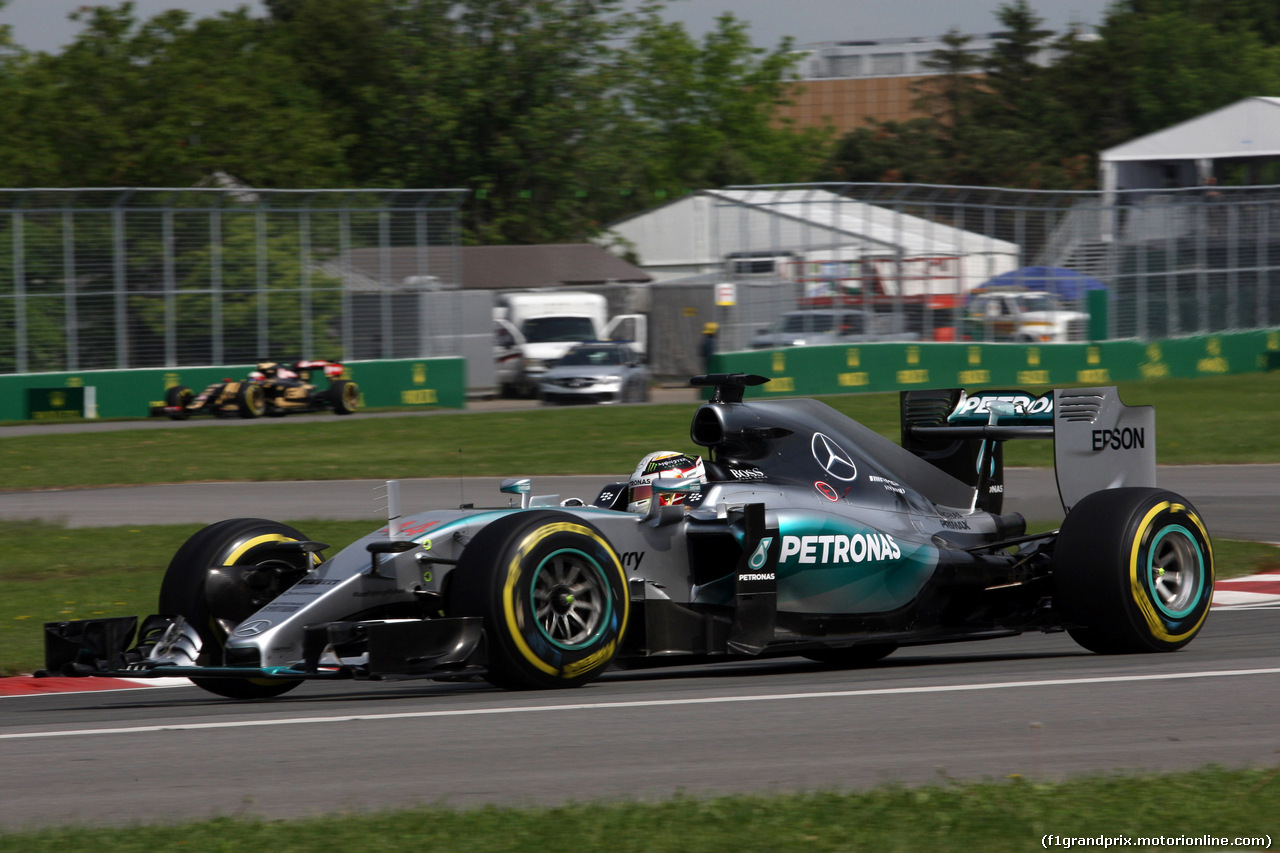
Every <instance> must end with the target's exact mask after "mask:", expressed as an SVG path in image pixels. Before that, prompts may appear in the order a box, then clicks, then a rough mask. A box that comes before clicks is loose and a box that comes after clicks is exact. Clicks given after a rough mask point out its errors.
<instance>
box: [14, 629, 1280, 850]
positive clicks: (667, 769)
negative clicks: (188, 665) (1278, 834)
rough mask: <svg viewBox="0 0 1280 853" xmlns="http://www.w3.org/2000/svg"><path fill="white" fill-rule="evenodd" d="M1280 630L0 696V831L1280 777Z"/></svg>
mask: <svg viewBox="0 0 1280 853" xmlns="http://www.w3.org/2000/svg"><path fill="white" fill-rule="evenodd" d="M1278 617H1280V613H1277V611H1275V610H1237V611H1225V612H1223V611H1215V612H1214V614H1213V615H1211V616H1210V619H1209V621H1208V623H1207V625H1206V627H1205V629H1204V631H1203V633H1202V634H1201V635H1200V637H1198V638H1197V639H1196V641H1195V642H1194V643H1192V644H1191V645H1190V646H1188V647H1187V648H1186V649H1184V650H1182V651H1180V652H1177V653H1175V654H1167V655H1142V656H1132V657H1129V656H1124V657H1102V656H1097V655H1092V654H1089V653H1087V652H1084V651H1082V650H1081V649H1079V648H1077V647H1076V646H1075V644H1074V643H1073V642H1072V641H1071V640H1070V639H1069V638H1068V637H1067V636H1065V635H1063V634H1054V635H1028V636H1024V637H1017V638H1010V639H1003V640H992V641H986V642H981V643H967V644H960V645H952V646H931V647H920V648H915V649H906V650H901V651H899V652H898V653H897V654H895V655H893V656H891V657H889V658H888V659H886V660H885V661H883V662H881V663H880V664H879V665H877V666H875V667H872V668H870V669H865V670H852V671H842V670H836V669H829V668H826V667H824V666H822V665H819V664H815V663H809V662H806V661H802V660H798V659H781V660H775V661H754V662H750V663H735V664H721V665H718V666H705V667H688V668H679V669H669V670H647V671H635V672H615V673H608V674H606V675H605V676H604V677H603V678H601V679H600V680H599V681H597V682H595V683H593V684H591V685H589V686H587V687H585V688H582V689H578V690H571V691H539V692H529V693H504V692H501V691H498V690H495V689H493V688H490V687H488V686H487V685H484V684H438V683H434V682H417V681H413V682H398V683H385V684H383V683H370V682H358V683H357V682H346V683H342V684H318V683H317V684H309V685H303V686H301V687H299V688H298V689H297V690H295V691H293V692H291V693H289V694H286V695H285V696H283V697H280V698H278V699H274V700H267V701H263V702H232V701H227V700H222V699H217V698H215V697H212V696H210V695H209V694H206V693H203V692H202V691H200V690H198V689H197V688H195V687H165V688H155V689H136V690H123V691H116V692H109V693H100V692H99V693H79V694H61V695H39V696H15V697H8V698H0V766H2V767H4V768H5V772H4V773H0V828H8V829H14V828H19V827H35V826H41V825H48V824H66V823H83V824H100V823H103V822H106V823H113V824H124V823H137V822H152V821H175V820H179V819H182V818H194V817H201V816H206V815H257V816H263V817H267V818H283V817H292V816H299V815H309V814H320V813H347V812H350V811H355V810H376V809H386V808H392V807H397V806H403V805H410V804H415V803H439V804H445V805H449V806H454V807H468V806H475V805H479V804H484V803H502V804H521V805H523V804H557V803H563V802H565V801H568V800H576V801H583V800H598V799H623V800H651V799H657V798H666V797H670V796H672V795H675V794H677V793H680V792H683V793H684V794H686V795H696V796H704V795H711V794H723V793H733V792H755V793H761V794H766V795H767V794H769V793H772V792H778V791H803V790H818V789H850V788H858V787H864V786H870V785H875V784H879V783H885V782H902V783H930V782H934V783H937V782H943V781H945V780H950V779H994V780H999V779H1004V778H1006V777H1009V776H1011V775H1013V774H1020V775H1022V776H1024V777H1027V778H1030V779H1033V780H1035V779H1048V778H1061V777H1065V776H1070V775H1078V774H1083V773H1098V772H1101V773H1109V772H1113V771H1125V772H1134V771H1162V770H1175V769H1190V768H1195V767H1200V766H1204V765H1207V764H1211V763H1212V764H1219V765H1224V766H1232V767H1237V766H1247V765H1254V766H1274V765H1277V764H1280V731H1278V729H1277V724H1276V720H1275V710H1276V705H1275V700H1276V696H1277V695H1280V690H1278V689H1277V688H1278V687H1280V631H1277V630H1276V629H1277V623H1278V621H1280V620H1278Z"/></svg>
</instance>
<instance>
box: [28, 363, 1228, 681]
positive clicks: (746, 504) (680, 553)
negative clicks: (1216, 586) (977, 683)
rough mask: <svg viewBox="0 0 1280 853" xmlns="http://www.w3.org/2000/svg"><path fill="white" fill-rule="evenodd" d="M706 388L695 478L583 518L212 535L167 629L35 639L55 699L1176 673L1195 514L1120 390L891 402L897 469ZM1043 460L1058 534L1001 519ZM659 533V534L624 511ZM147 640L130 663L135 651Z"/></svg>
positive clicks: (884, 445) (415, 518)
mask: <svg viewBox="0 0 1280 853" xmlns="http://www.w3.org/2000/svg"><path fill="white" fill-rule="evenodd" d="M765 381H767V380H766V379H764V378H763V377H757V376H750V375H742V374H719V375H713V376H700V377H695V378H694V379H693V380H692V382H693V384H694V385H702V386H709V387H710V388H711V389H712V394H711V398H710V401H709V402H707V403H705V404H703V405H701V406H700V407H699V408H698V409H697V411H696V412H695V413H694V416H693V423H692V426H691V429H690V438H691V439H692V441H693V443H694V444H696V445H699V446H700V447H702V448H705V464H704V465H703V466H702V467H703V468H704V470H705V476H703V477H699V478H683V479H663V478H661V477H658V478H657V479H654V480H653V481H652V482H649V483H646V484H644V485H645V488H647V489H649V490H650V491H649V492H648V493H647V495H648V497H649V498H650V499H649V500H648V501H647V502H637V501H635V500H633V498H635V496H636V495H635V494H633V493H634V492H635V491H636V488H637V484H633V483H631V482H627V481H623V482H618V483H611V484H608V485H605V486H604V488H602V489H601V490H600V492H599V495H598V497H597V498H596V500H595V501H594V503H592V504H586V503H584V502H583V501H569V502H568V503H570V504H576V505H571V506H569V505H564V504H565V502H563V501H561V500H560V499H559V496H553V497H548V498H536V497H533V496H532V494H531V493H532V486H531V484H530V481H529V480H528V479H514V480H509V481H506V482H505V483H504V484H503V491H505V492H508V493H509V496H508V498H507V506H503V507H498V508H493V509H480V508H473V507H470V506H464V507H462V508H459V509H449V510H432V511H427V512H422V513H419V514H416V515H409V516H407V517H399V511H398V506H397V504H398V499H397V497H396V494H395V489H394V487H395V485H396V484H394V483H391V484H388V485H389V488H391V489H392V494H391V496H390V498H391V499H390V500H389V516H390V521H389V523H388V524H387V525H386V526H384V527H382V528H381V529H379V530H376V531H374V532H372V533H370V534H369V535H368V536H366V537H364V538H363V539H361V540H359V541H357V542H355V543H354V544H352V545H351V546H349V547H347V548H345V549H343V550H342V551H340V552H339V553H337V554H334V555H333V556H332V557H331V558H329V559H324V558H323V557H322V554H323V552H324V551H325V550H326V549H327V548H328V546H326V545H324V544H321V543H318V542H313V541H311V540H310V539H308V538H307V537H306V536H304V535H303V534H302V533H301V532H299V531H297V530H294V529H293V528H291V527H288V526H286V525H283V524H279V523H276V522H272V521H266V520H263V519H246V518H240V519H233V520H230V521H223V522H220V523H217V524H214V525H211V526H209V527H207V528H205V529H204V530H202V531H200V532H199V533H197V534H195V535H194V536H193V537H192V538H191V539H190V540H188V541H187V542H186V543H185V544H184V545H183V546H182V548H181V549H180V550H179V551H178V553H177V554H176V555H175V556H174V558H173V561H172V563H171V564H170V566H169V568H168V571H167V573H166V575H165V577H164V581H163V585H162V589H161V593H160V606H159V610H160V611H161V615H159V616H153V617H150V618H148V619H146V620H144V621H143V623H142V625H141V628H139V627H138V626H137V620H136V619H135V618H133V617H129V618H122V619H102V620H84V621H76V622H53V623H49V624H47V625H46V652H47V654H46V656H47V666H48V672H49V673H50V674H82V675H116V676H119V675H124V674H127V675H130V676H135V677H137V676H185V677H188V678H190V679H191V680H192V681H193V682H195V683H196V684H197V685H199V686H201V687H203V688H205V689H207V690H209V691H212V692H213V693H217V694H220V695H222V696H227V697H232V698H257V697H266V696H274V695H277V694H280V693H284V692H285V691H287V690H289V689H291V688H293V687H296V686H297V685H299V684H301V683H302V682H304V681H307V680H325V679H348V678H356V679H375V680H377V679H382V680H391V679H405V678H434V679H445V680H448V679H463V678H473V677H477V676H483V677H484V678H485V679H487V680H488V681H490V682H492V683H493V684H495V685H499V686H502V687H508V688H547V687H570V686H576V685H581V684H584V683H586V682H589V681H591V680H592V679H594V678H596V677H597V676H598V675H600V673H602V672H604V671H605V670H606V669H607V668H609V667H610V666H617V667H624V668H625V667H638V666H646V665H654V664H661V663H689V662H693V661H704V662H709V661H720V660H730V659H738V660H741V659H744V658H751V657H763V656H775V655H802V656H805V657H808V658H812V659H816V660H819V661H824V662H829V663H832V664H836V665H847V666H856V665H865V664H868V663H871V662H873V661H875V660H877V659H879V658H882V657H884V656H885V655H888V654H890V653H891V652H892V651H893V650H894V649H896V648H898V647H899V646H904V645H917V644H925V643H941V642H950V641H956V640H972V639H983V638H990V637H1004V636H1009V635H1013V634H1018V633H1021V632H1024V631H1059V630H1066V631H1068V632H1069V633H1070V634H1071V636H1072V637H1073V638H1075V640H1076V641H1078V642H1079V643H1080V644H1081V645H1082V646H1084V647H1085V648H1087V649H1090V650H1092V651H1095V652H1100V653H1120V652H1153V651H1171V650H1174V649H1178V648H1180V647H1182V646H1184V645H1186V644H1187V643H1188V642H1190V641H1191V639H1192V638H1193V637H1195V635H1196V633H1197V632H1198V631H1199V630H1200V628H1201V626H1202V625H1203V623H1204V620H1205V617H1206V615H1207V614H1208V610H1209V603H1210V599H1211V597H1212V592H1213V554H1212V550H1211V548H1210V542H1209V535H1208V533H1207V532H1206V530H1205V525H1204V523H1203V521H1202V520H1201V518H1200V516H1199V514H1198V513H1197V512H1196V510H1195V509H1194V508H1193V507H1192V506H1191V504H1190V503H1189V502H1188V501H1187V500H1186V499H1185V498H1183V497H1180V496H1179V495H1176V494H1173V493H1172V492H1168V491H1164V490H1161V489H1158V488H1156V487H1155V471H1156V468H1155V413H1154V410H1153V409H1152V408H1151V407H1129V406H1126V405H1124V404H1123V403H1122V402H1121V401H1120V400H1119V398H1118V395H1117V393H1116V390H1115V389H1114V388H1077V389H1069V390H1057V391H1053V392H1050V393H1047V394H1044V395H1039V396H1037V395H1034V394H1030V393H1025V392H1020V391H1014V392H994V391H983V392H980V393H975V394H967V393H965V392H964V391H962V390H959V389H953V390H943V391H911V392H904V393H903V394H902V395H901V415H902V425H901V432H902V442H901V445H899V444H897V443H895V442H892V441H889V440H887V439H885V438H883V437H882V436H880V435H879V434H877V433H875V432H873V431H872V430H870V429H868V428H866V427H864V426H862V425H861V424H859V423H857V422H856V421H853V420H851V419H850V418H847V417H845V416H844V415H842V414H839V413H838V412H836V411H834V410H833V409H831V408H830V407H828V406H826V405H824V404H822V403H820V402H818V401H815V400H808V399H792V400H769V401H762V402H755V401H750V402H747V401H744V392H745V389H746V388H747V387H749V386H752V385H757V384H760V383H763V382H765ZM1023 438H1047V439H1052V440H1053V442H1054V455H1055V465H1056V470H1057V479H1058V486H1059V493H1060V495H1061V498H1062V503H1063V507H1064V509H1065V510H1066V516H1065V520H1064V521H1063V523H1062V526H1061V528H1060V529H1059V530H1053V531H1050V532H1045V533H1036V534H1030V535H1029V534H1027V533H1026V523H1025V522H1024V520H1023V518H1022V517H1021V516H1020V515H1018V514H1016V513H1009V514H1002V513H1001V508H1002V506H1001V505H1002V501H1003V491H1004V477H1003V467H1002V465H1003V463H1002V443H1003V442H1004V441H1006V440H1010V439H1023ZM637 505H641V506H646V509H645V511H644V512H635V511H628V510H627V507H628V506H630V507H631V508H632V509H634V508H635V507H636V506H637ZM135 635H136V637H135Z"/></svg>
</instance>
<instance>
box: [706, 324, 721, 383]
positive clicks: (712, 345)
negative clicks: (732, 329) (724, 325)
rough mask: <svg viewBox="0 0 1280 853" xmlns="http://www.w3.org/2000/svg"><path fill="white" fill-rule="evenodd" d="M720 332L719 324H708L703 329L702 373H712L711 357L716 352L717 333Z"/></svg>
mask: <svg viewBox="0 0 1280 853" xmlns="http://www.w3.org/2000/svg"><path fill="white" fill-rule="evenodd" d="M719 331H720V324H719V323H707V324H706V325H704V326H703V327H702V372H703V373H710V372H711V356H713V355H715V352H716V332H719Z"/></svg>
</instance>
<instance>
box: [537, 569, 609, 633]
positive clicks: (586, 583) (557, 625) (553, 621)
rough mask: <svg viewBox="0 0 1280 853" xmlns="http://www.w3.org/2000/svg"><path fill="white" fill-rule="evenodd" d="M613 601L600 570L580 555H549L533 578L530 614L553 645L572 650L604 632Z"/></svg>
mask: <svg viewBox="0 0 1280 853" xmlns="http://www.w3.org/2000/svg"><path fill="white" fill-rule="evenodd" d="M612 609H613V600H612V596H611V595H610V592H609V586H608V584H607V583H606V582H605V578H604V573H603V572H602V571H601V570H600V566H599V565H598V564H597V563H596V562H595V560H592V559H591V558H590V557H588V556H587V555H586V554H583V553H582V552H581V551H572V550H563V551H556V552H555V553H553V554H551V555H549V556H548V557H547V558H546V559H545V560H543V561H542V563H541V564H540V565H539V566H538V570H537V571H536V572H535V573H534V576H533V611H534V615H535V617H536V622H537V624H538V630H539V631H540V632H541V633H542V635H543V636H544V637H546V638H547V640H548V641H550V642H551V643H552V644H553V645H555V646H557V647H559V648H561V649H565V650H574V649H580V648H583V647H585V646H588V645H590V644H591V643H592V642H594V641H595V640H596V639H597V638H598V637H599V636H600V634H601V633H602V632H603V631H604V629H605V626H606V625H607V624H608V619H609V614H610V613H611V612H612Z"/></svg>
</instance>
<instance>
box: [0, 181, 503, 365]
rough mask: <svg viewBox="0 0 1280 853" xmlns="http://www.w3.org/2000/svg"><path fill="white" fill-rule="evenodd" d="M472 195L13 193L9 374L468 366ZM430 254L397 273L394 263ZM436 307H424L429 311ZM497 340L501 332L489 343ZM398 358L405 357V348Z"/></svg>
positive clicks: (3, 194)
mask: <svg viewBox="0 0 1280 853" xmlns="http://www.w3.org/2000/svg"><path fill="white" fill-rule="evenodd" d="M460 200H461V196H460V191H457V190H430V191H424V190H405V191H381V190H379V191H336V190H316V191H263V190H250V189H172V190H170V189H145V190H141V189H139V190H129V189H76V190H7V191H0V373H34V372H42V371H78V370H92V369H102V368H137V367H177V366H190V365H202V364H229V363H245V362H253V361H258V360H263V359H271V360H286V359H292V358H300V357H301V358H331V359H341V358H354V357H364V358H390V357H397V356H402V350H403V349H404V345H403V341H404V340H411V341H412V342H413V346H412V350H413V352H412V353H411V357H427V356H440V355H456V354H458V353H459V352H460V344H459V343H458V337H457V332H458V331H459V329H460V328H461V325H462V324H461V323H459V322H458V318H456V317H451V316H449V313H448V312H447V311H445V312H441V311H438V310H432V311H426V310H422V311H414V310H406V308H405V304H404V300H405V298H412V297H413V296H414V294H430V293H432V292H434V291H439V290H448V289H453V288H457V287H459V286H460V283H461V271H460V269H459V261H458V245H459V214H458V204H459V203H460ZM395 246H412V247H415V248H416V249H417V251H416V253H415V254H414V262H413V264H411V267H412V268H403V269H402V268H396V269H392V267H391V264H390V263H389V261H388V258H389V257H390V252H389V250H390V249H391V248H392V247H395ZM424 298H426V297H424ZM482 328H483V330H484V332H485V334H488V322H487V320H486V322H485V324H484V326H483V327H482ZM397 342H401V343H399V344H398V343H397Z"/></svg>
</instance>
